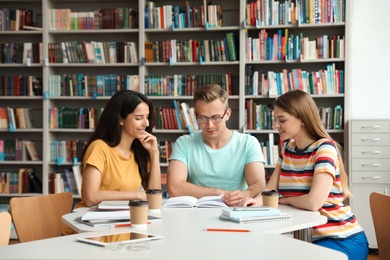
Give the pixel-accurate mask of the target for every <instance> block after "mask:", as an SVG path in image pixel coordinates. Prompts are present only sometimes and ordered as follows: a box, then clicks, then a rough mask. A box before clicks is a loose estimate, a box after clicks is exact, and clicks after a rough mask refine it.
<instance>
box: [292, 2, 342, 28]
mask: <svg viewBox="0 0 390 260" xmlns="http://www.w3.org/2000/svg"><path fill="white" fill-rule="evenodd" d="M297 8H298V9H299V19H300V20H299V22H300V23H302V24H317V23H339V22H344V21H345V0H299V1H297Z"/></svg>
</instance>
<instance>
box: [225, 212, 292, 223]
mask: <svg viewBox="0 0 390 260" xmlns="http://www.w3.org/2000/svg"><path fill="white" fill-rule="evenodd" d="M291 218H292V214H291V213H285V212H281V213H280V214H278V215H270V216H256V215H254V216H242V217H228V216H225V215H223V214H221V215H220V216H219V219H221V220H224V221H232V222H235V223H242V224H247V223H258V222H270V221H281V220H291Z"/></svg>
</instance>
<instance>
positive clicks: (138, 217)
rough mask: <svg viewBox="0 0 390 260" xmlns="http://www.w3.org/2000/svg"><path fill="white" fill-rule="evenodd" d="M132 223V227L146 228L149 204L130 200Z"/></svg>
mask: <svg viewBox="0 0 390 260" xmlns="http://www.w3.org/2000/svg"><path fill="white" fill-rule="evenodd" d="M129 206H130V222H131V226H132V227H135V228H137V227H146V224H147V222H148V209H149V203H148V202H147V201H145V200H130V202H129Z"/></svg>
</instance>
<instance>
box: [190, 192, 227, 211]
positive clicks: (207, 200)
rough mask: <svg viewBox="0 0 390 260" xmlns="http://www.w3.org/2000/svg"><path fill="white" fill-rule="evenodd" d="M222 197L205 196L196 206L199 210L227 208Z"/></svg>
mask: <svg viewBox="0 0 390 260" xmlns="http://www.w3.org/2000/svg"><path fill="white" fill-rule="evenodd" d="M222 196H223V194H222V195H219V196H205V197H202V198H200V199H199V200H198V203H197V204H196V206H197V207H199V208H211V207H227V205H226V204H225V203H224V202H223V201H222Z"/></svg>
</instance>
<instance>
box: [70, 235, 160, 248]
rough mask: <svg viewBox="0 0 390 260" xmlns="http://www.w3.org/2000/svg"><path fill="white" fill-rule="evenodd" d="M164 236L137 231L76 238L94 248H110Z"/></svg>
mask: <svg viewBox="0 0 390 260" xmlns="http://www.w3.org/2000/svg"><path fill="white" fill-rule="evenodd" d="M163 237H164V236H161V235H153V234H148V233H143V232H138V231H127V232H125V233H118V234H111V235H103V236H96V235H92V236H87V237H78V238H76V240H77V241H79V242H83V243H88V244H92V245H96V246H103V247H104V246H110V245H112V244H122V245H126V244H131V243H141V242H147V241H153V240H159V239H162V238H163Z"/></svg>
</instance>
